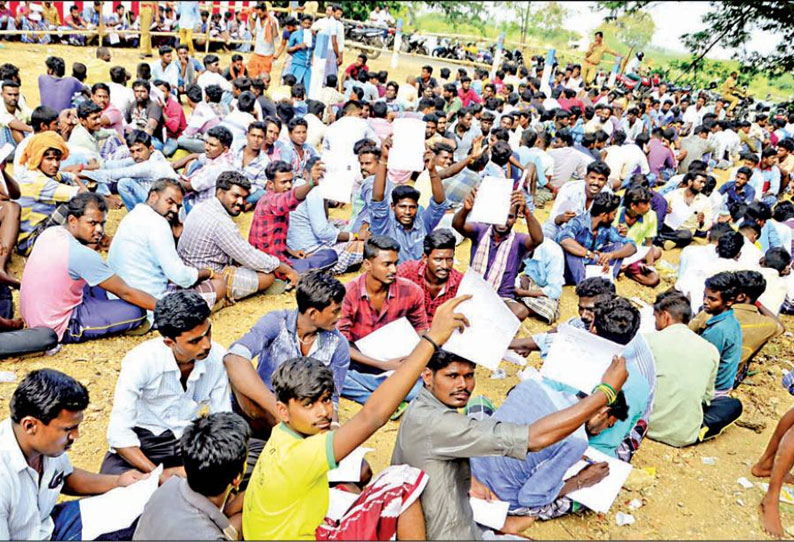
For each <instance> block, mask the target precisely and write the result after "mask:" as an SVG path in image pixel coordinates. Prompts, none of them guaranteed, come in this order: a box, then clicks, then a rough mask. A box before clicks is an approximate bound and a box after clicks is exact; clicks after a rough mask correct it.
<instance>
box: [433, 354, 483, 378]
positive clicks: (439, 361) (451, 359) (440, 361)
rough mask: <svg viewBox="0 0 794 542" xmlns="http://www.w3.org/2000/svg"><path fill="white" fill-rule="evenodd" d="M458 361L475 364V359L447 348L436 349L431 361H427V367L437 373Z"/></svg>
mask: <svg viewBox="0 0 794 542" xmlns="http://www.w3.org/2000/svg"><path fill="white" fill-rule="evenodd" d="M456 361H460V362H463V363H470V364H471V365H474V362H473V361H469V360H467V359H465V358H462V357H460V356H459V355H457V354H453V353H452V352H447V351H446V350H436V351H435V352H434V353H433V356H432V357H431V358H430V361H428V362H427V368H428V369H430V370H431V371H433V372H434V373H436V372H438V371H440V370H441V369H443V368H445V367H447V366H449V365H451V364H452V363H455V362H456Z"/></svg>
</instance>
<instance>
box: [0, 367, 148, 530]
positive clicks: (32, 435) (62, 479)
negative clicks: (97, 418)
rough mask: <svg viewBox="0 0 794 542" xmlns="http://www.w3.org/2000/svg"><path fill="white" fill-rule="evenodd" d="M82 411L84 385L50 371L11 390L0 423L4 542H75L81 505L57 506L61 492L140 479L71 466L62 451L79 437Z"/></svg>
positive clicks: (98, 489) (92, 491)
mask: <svg viewBox="0 0 794 542" xmlns="http://www.w3.org/2000/svg"><path fill="white" fill-rule="evenodd" d="M86 407H88V390H87V389H86V387H85V386H84V385H83V384H81V383H80V382H78V381H77V380H75V379H74V378H72V377H71V376H68V375H65V374H63V373H61V372H59V371H55V370H53V369H40V370H36V371H32V372H31V373H30V374H28V375H27V376H26V377H25V378H24V379H23V380H22V382H20V383H19V386H17V389H16V390H14V393H13V395H12V396H11V404H10V411H11V413H10V416H9V418H6V419H5V420H3V421H2V422H0V510H3V515H2V518H0V536H2V537H3V538H4V539H8V540H78V539H80V538H82V521H81V516H80V501H79V500H77V499H75V500H71V501H65V502H62V503H60V504H57V505H56V504H55V503H56V502H58V499H59V497H60V495H61V492H62V491H63V492H64V493H68V494H70V495H97V494H102V493H106V492H108V491H110V490H111V489H114V488H116V487H125V486H128V485H130V484H132V483H135V482H136V481H138V480H140V479H141V478H143V475H142V474H141V473H140V472H138V471H134V470H131V471H128V472H126V473H124V474H122V475H121V476H107V475H104V474H94V473H92V472H88V471H85V470H83V469H78V468H75V467H73V466H72V462H71V461H70V460H69V456H68V455H66V453H65V452H66V451H67V450H68V449H69V448H71V447H72V445H73V444H74V442H75V440H77V439H78V438H79V436H80V431H79V429H80V423H81V422H82V421H83V413H84V411H85V409H86ZM128 536H129V534H127V537H128ZM113 539H114V540H124V539H125V537H120V538H113Z"/></svg>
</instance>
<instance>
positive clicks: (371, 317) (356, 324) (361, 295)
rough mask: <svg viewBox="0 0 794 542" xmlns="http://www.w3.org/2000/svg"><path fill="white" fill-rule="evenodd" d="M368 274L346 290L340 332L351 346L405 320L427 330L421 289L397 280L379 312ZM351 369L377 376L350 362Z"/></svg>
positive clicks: (400, 279) (404, 280)
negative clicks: (372, 298)
mask: <svg viewBox="0 0 794 542" xmlns="http://www.w3.org/2000/svg"><path fill="white" fill-rule="evenodd" d="M366 278H367V273H364V274H362V275H360V276H359V277H357V278H355V279H353V280H351V281H350V282H348V283H347V285H346V286H345V287H346V289H347V293H346V294H345V299H344V301H342V317H341V318H340V319H339V322H338V323H337V324H336V327H337V329H338V330H339V331H340V332H342V335H344V336H345V338H346V339H347V340H348V341H350V342H355V341H357V340H359V339H361V338H362V337H366V336H367V335H369V334H370V333H372V332H373V331H375V330H376V329H378V328H381V327H383V326H385V325H386V324H388V323H390V322H393V321H395V320H397V319H399V318H402V317H403V316H405V317H406V318H408V321H409V322H411V325H412V326H413V327H414V329H415V330H417V332H421V331H424V330H426V329H427V328H428V327H429V326H428V325H427V312H426V311H425V302H424V294H423V293H422V290H421V288H419V286H417V285H416V284H414V283H413V282H411V281H410V280H408V279H404V278H400V277H397V278H396V279H395V281H394V282H393V283H392V284H391V285H390V286H389V293H388V294H387V296H386V299H385V300H384V301H383V306H382V307H381V310H380V312H378V311H376V310H375V309H374V308H373V307H372V304H371V303H370V302H369V294H368V293H367V283H366ZM350 368H351V369H354V370H356V371H359V372H362V373H375V372H378V370H377V369H375V368H374V367H369V366H366V365H361V364H359V363H356V362H354V361H351V362H350Z"/></svg>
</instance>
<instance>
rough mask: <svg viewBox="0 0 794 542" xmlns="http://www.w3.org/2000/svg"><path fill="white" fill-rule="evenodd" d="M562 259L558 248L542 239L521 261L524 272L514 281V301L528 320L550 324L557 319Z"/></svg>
mask: <svg viewBox="0 0 794 542" xmlns="http://www.w3.org/2000/svg"><path fill="white" fill-rule="evenodd" d="M564 274H565V256H564V255H563V251H562V248H560V245H558V244H557V243H555V242H554V241H553V240H552V239H543V242H542V243H541V244H539V245H538V246H537V247H535V248H534V249H533V250H532V252H530V253H529V255H528V256H527V257H526V258H524V270H523V271H522V272H521V274H520V275H519V276H518V277H517V278H516V290H515V296H516V299H518V300H519V301H521V302H522V303H523V304H524V305H525V306H526V314H523V313H521V314H518V317H519V318H520V319H522V320H523V319H524V318H526V317H528V316H537V317H538V318H540V319H542V320H544V321H546V322H547V323H549V324H553V323H554V322H556V321H557V318H559V317H560V297H561V296H562V287H563V284H564V283H565V279H564Z"/></svg>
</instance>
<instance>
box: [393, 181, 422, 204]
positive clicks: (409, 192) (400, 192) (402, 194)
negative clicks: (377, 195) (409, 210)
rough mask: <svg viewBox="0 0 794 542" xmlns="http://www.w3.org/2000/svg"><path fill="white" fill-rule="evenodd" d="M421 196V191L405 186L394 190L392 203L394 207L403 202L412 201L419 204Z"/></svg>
mask: <svg viewBox="0 0 794 542" xmlns="http://www.w3.org/2000/svg"><path fill="white" fill-rule="evenodd" d="M421 195H422V194H421V193H420V192H419V190H417V189H416V188H414V187H413V186H408V185H405V184H403V185H400V186H398V187H396V188H395V189H394V190H392V192H391V202H392V204H393V205H397V204H398V203H399V202H400V201H401V200H404V199H411V200H413V201H414V202H416V203H418V202H419V197H420V196H421Z"/></svg>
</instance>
